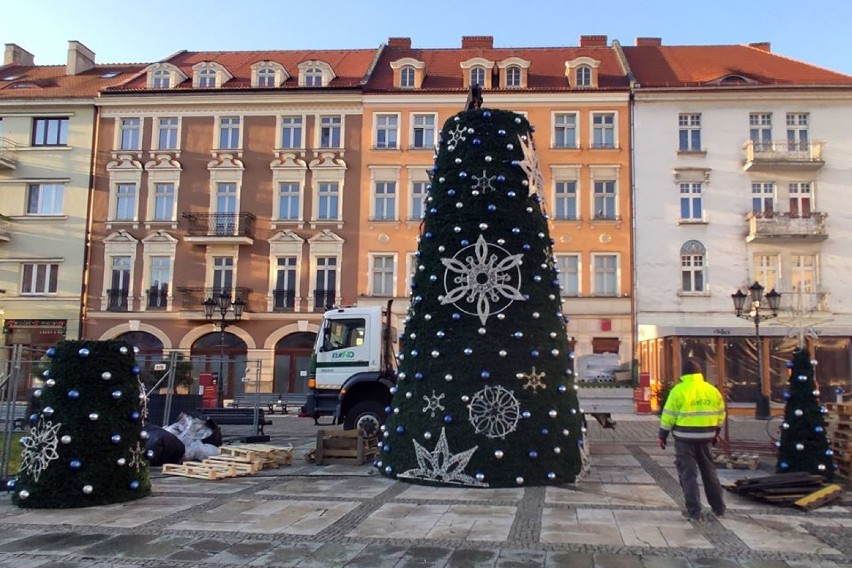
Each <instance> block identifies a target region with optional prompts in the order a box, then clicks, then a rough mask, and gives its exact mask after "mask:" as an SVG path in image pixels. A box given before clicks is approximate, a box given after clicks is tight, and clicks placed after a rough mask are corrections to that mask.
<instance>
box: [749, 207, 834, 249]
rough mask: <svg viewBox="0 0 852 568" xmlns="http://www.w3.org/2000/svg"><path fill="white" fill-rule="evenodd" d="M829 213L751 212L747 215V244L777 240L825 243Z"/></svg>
mask: <svg viewBox="0 0 852 568" xmlns="http://www.w3.org/2000/svg"><path fill="white" fill-rule="evenodd" d="M827 216H828V214H827V213H819V212H816V211H812V212H809V213H804V214H801V215H800V214H797V213H791V212H780V211H765V212H762V213H760V212H751V213H749V214H748V215H746V221H747V222H748V233H746V242H747V243H751V242H766V241H770V240H777V239H799V240H806V241H824V240H825V239H827V238H828V232H827V231H826V227H825V218H826V217H827Z"/></svg>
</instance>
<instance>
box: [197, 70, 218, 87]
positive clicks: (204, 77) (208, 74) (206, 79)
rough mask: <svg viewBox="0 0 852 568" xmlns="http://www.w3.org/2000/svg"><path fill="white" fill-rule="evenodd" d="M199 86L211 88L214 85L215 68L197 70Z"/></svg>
mask: <svg viewBox="0 0 852 568" xmlns="http://www.w3.org/2000/svg"><path fill="white" fill-rule="evenodd" d="M198 86H199V88H202V89H203V88H211V87H215V86H216V70H215V69H202V70H201V71H199V72H198Z"/></svg>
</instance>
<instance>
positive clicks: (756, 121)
mask: <svg viewBox="0 0 852 568" xmlns="http://www.w3.org/2000/svg"><path fill="white" fill-rule="evenodd" d="M748 125H749V131H748V137H749V140H751V141H752V143H753V145H754V149H755V151H756V152H762V151H766V150H770V149H771V148H772V113H771V112H752V113H749V115H748Z"/></svg>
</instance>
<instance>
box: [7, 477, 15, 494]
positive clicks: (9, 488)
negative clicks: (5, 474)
mask: <svg viewBox="0 0 852 568" xmlns="http://www.w3.org/2000/svg"><path fill="white" fill-rule="evenodd" d="M17 484H18V480H17V479H10V480H9V481H7V482H6V491H14V490H15V485H17Z"/></svg>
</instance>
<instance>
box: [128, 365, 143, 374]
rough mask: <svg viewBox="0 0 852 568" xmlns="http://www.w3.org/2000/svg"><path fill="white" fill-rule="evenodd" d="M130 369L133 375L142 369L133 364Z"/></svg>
mask: <svg viewBox="0 0 852 568" xmlns="http://www.w3.org/2000/svg"><path fill="white" fill-rule="evenodd" d="M130 370H131V371H132V372H133V374H134V375H138V374H139V373H141V372H142V369H140V368H139V366H138V365H134V366H133V368H132V369H130Z"/></svg>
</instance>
